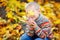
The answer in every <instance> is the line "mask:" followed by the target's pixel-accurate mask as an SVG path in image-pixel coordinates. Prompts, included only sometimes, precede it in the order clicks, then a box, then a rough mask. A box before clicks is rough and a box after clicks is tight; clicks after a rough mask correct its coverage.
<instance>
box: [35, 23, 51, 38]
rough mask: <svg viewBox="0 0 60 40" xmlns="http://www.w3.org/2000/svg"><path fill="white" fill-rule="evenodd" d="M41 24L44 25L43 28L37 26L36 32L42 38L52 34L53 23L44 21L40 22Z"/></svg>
mask: <svg viewBox="0 0 60 40" xmlns="http://www.w3.org/2000/svg"><path fill="white" fill-rule="evenodd" d="M40 26H41V27H42V28H41V29H40V28H39V27H38V26H37V27H36V28H35V31H36V32H35V33H36V34H37V35H38V36H39V37H40V38H45V37H46V36H48V35H49V34H50V31H51V23H50V22H44V23H42V24H40Z"/></svg>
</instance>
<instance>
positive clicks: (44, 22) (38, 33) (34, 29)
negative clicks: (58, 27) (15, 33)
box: [21, 2, 53, 40]
mask: <svg viewBox="0 0 60 40" xmlns="http://www.w3.org/2000/svg"><path fill="white" fill-rule="evenodd" d="M26 13H27V15H26V16H27V18H28V20H27V21H26V23H27V25H26V33H24V34H23V35H22V36H21V40H50V39H51V38H52V35H53V34H52V32H51V27H52V26H51V23H50V21H49V20H48V19H47V18H46V17H45V16H44V15H42V14H41V13H40V7H39V5H38V4H37V3H35V2H31V3H28V4H27V5H26Z"/></svg>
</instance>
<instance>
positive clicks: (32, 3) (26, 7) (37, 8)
mask: <svg viewBox="0 0 60 40" xmlns="http://www.w3.org/2000/svg"><path fill="white" fill-rule="evenodd" d="M30 6H34V9H36V10H39V9H40V6H39V5H38V4H37V3H36V2H30V3H28V4H27V5H26V6H25V10H27V9H28V8H29V7H30Z"/></svg>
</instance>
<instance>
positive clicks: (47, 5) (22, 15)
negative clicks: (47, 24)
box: [0, 0, 60, 40]
mask: <svg viewBox="0 0 60 40" xmlns="http://www.w3.org/2000/svg"><path fill="white" fill-rule="evenodd" d="M33 1H34V0H27V2H33ZM35 2H37V3H38V4H39V5H40V12H41V13H42V14H43V15H45V16H47V17H48V18H49V19H50V20H51V22H52V23H53V27H52V30H53V33H54V39H53V40H60V38H59V37H60V3H58V2H55V1H49V2H48V0H46V1H45V2H44V0H35ZM26 4H27V3H26V1H25V2H23V1H20V0H0V40H19V37H20V36H21V35H22V34H23V33H24V31H23V30H22V25H24V23H25V20H26V19H27V18H26V12H25V5H26ZM31 13H32V12H31ZM3 14H4V15H3ZM31 15H33V14H31ZM8 35H9V36H8ZM11 37H13V38H11Z"/></svg>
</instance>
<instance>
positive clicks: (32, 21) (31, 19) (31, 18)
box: [26, 7, 40, 36]
mask: <svg viewBox="0 0 60 40" xmlns="http://www.w3.org/2000/svg"><path fill="white" fill-rule="evenodd" d="M32 8H33V9H32ZM31 9H32V12H33V13H34V15H30V13H29V11H30V10H31ZM26 13H27V15H26V16H27V17H28V20H27V21H26V23H27V24H28V25H32V24H33V25H34V26H32V27H33V28H35V27H36V26H37V24H36V22H35V20H36V19H37V18H38V17H39V13H40V10H35V9H34V7H31V8H30V9H29V8H28V9H27V10H26ZM28 35H29V36H33V34H31V33H28Z"/></svg>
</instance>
